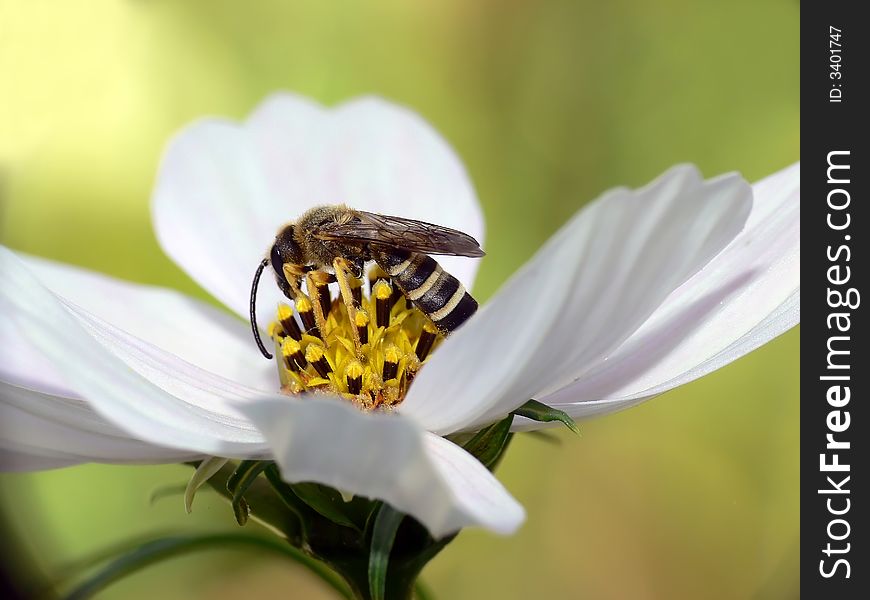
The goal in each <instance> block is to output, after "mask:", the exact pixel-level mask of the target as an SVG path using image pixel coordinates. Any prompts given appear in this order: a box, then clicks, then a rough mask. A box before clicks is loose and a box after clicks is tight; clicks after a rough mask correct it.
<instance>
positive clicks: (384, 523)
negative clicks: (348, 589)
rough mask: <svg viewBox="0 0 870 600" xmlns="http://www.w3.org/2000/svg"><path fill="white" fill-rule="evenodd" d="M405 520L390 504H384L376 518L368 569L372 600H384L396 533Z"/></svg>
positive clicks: (402, 514)
mask: <svg viewBox="0 0 870 600" xmlns="http://www.w3.org/2000/svg"><path fill="white" fill-rule="evenodd" d="M404 518H405V515H404V513H401V512H399V511H397V510H396V509H394V508H393V507H392V506H390V505H389V504H382V505H381V509H380V510H379V511H378V514H377V516H376V517H375V522H374V526H373V527H372V545H371V551H370V553H369V567H368V575H369V593H370V594H371V599H372V600H384V593H385V591H386V588H387V568H388V567H389V563H390V552H391V551H392V549H393V542H394V541H395V540H396V532H397V531H398V530H399V525H401V524H402V519H404Z"/></svg>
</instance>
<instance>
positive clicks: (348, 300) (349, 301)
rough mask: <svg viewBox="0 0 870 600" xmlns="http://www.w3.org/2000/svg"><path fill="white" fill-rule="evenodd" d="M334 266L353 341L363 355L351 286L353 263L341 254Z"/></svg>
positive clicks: (358, 352) (357, 350)
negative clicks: (350, 278)
mask: <svg viewBox="0 0 870 600" xmlns="http://www.w3.org/2000/svg"><path fill="white" fill-rule="evenodd" d="M332 268H333V269H334V270H335V279H336V281H338V289H339V290H341V299H342V300H343V301H344V306H345V307H346V308H347V316H348V317H349V318H350V323H351V327H350V330H351V332H352V333H353V343H354V346H355V347H356V352H357V354H358V355H361V348H362V344H361V343H360V339H359V332H358V331H357V328H356V325H357V310H358V308H357V303H356V301H355V299H354V296H353V290H352V289H351V287H350V281H349V277H352V276H353V272H354V271H355V270H357V269H354V267H353V265H352V264H350V263H348V261H347V260H346V259H344V258H342V257H340V256H338V257H336V258H335V259H334V260H333V261H332Z"/></svg>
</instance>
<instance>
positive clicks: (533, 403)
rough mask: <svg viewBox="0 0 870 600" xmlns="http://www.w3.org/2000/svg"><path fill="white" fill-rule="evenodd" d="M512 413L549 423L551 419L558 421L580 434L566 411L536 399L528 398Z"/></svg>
mask: <svg viewBox="0 0 870 600" xmlns="http://www.w3.org/2000/svg"><path fill="white" fill-rule="evenodd" d="M511 414H514V415H519V416H520V417H526V418H527V419H531V420H532V421H538V422H542V423H551V422H553V421H559V422H561V423H563V424H564V425H565V427H567V428H568V429H570V430H571V431H573V432H574V433H576V434H577V435H580V429H579V428H578V427H577V423H575V422H574V419H572V418H571V417H570V416H568V413H565V412H562V411H561V410H559V409H557V408H553V407H551V406H547V405H546V404H544V403H542V402H538V401H537V400H529V401H528V402H526V403H525V404H523V405H522V406H521V407H519V408H518V409H516V410H515V411H513V413H511Z"/></svg>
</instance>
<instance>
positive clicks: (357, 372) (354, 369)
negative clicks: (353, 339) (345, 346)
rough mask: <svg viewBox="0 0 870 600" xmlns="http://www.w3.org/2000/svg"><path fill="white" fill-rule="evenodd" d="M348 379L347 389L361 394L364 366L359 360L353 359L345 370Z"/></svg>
mask: <svg viewBox="0 0 870 600" xmlns="http://www.w3.org/2000/svg"><path fill="white" fill-rule="evenodd" d="M344 377H345V379H346V380H347V391H348V392H350V393H351V394H359V393H360V392H361V391H362V380H363V366H362V365H361V364H360V362H359V361H358V360H354V361H351V362H350V364H348V365H347V368H346V369H345V370H344Z"/></svg>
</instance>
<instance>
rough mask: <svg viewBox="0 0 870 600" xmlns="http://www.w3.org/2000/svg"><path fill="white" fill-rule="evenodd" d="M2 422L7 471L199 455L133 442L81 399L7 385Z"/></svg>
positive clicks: (0, 385) (2, 388)
mask: <svg viewBox="0 0 870 600" xmlns="http://www.w3.org/2000/svg"><path fill="white" fill-rule="evenodd" d="M0 423H2V425H0V453H2V454H3V455H4V463H5V468H6V469H8V470H21V469H27V470H34V469H38V468H51V467H54V466H66V465H69V464H75V463H80V462H107V463H163V462H166V463H170V462H181V461H184V460H191V459H194V458H196V457H197V456H198V455H197V454H195V453H190V452H187V453H185V452H179V451H178V450H173V449H168V448H161V447H159V446H154V445H152V444H148V443H146V442H142V441H139V440H135V439H132V438H131V437H130V436H129V435H128V434H126V433H125V432H123V431H122V430H121V429H119V428H118V427H116V426H115V425H112V424H111V423H109V422H108V421H106V420H105V419H104V418H102V417H101V416H99V415H98V414H97V413H95V412H94V411H93V409H92V408H91V407H90V406H89V405H88V404H87V403H86V402H84V401H82V400H76V399H73V398H64V397H60V396H52V395H49V394H43V393H41V392H35V391H32V390H27V389H24V388H20V387H17V386H14V385H10V384H8V383H4V382H0ZM6 455H11V458H10V457H8V456H6ZM26 457H30V458H32V459H34V460H25V459H26ZM39 459H42V460H39Z"/></svg>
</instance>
